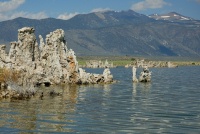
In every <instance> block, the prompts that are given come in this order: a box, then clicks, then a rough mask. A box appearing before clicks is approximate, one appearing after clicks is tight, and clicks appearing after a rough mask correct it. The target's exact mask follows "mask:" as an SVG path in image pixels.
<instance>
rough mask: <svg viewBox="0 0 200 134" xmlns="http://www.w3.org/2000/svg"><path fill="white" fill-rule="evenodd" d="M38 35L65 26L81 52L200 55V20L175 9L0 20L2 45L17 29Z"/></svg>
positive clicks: (71, 42)
mask: <svg viewBox="0 0 200 134" xmlns="http://www.w3.org/2000/svg"><path fill="white" fill-rule="evenodd" d="M24 26H29V27H34V28H35V30H36V32H35V33H36V36H37V37H38V35H39V34H41V35H42V36H43V38H45V36H46V34H48V33H49V32H52V31H54V30H55V29H58V28H61V29H63V30H64V31H65V34H66V41H67V45H68V47H69V48H72V49H73V50H74V51H75V52H76V54H77V55H135V56H179V57H200V21H199V20H194V19H192V18H190V17H186V16H183V15H180V14H178V13H175V12H171V13H169V14H164V15H150V16H146V15H143V14H139V13H137V12H134V11H132V10H128V11H121V12H115V11H107V12H96V13H89V14H79V15H77V16H75V17H73V18H71V19H70V20H60V19H54V18H48V19H42V20H33V19H26V18H16V19H13V20H8V21H3V22H0V27H1V28H0V44H2V43H7V42H11V41H17V30H18V29H20V28H22V27H24ZM38 42H39V40H38Z"/></svg>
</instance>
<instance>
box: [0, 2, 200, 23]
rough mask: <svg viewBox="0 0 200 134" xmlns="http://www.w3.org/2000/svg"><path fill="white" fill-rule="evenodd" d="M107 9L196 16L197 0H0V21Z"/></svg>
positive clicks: (199, 5) (199, 17)
mask: <svg viewBox="0 0 200 134" xmlns="http://www.w3.org/2000/svg"><path fill="white" fill-rule="evenodd" d="M108 10H113V11H127V10H133V11H135V12H138V13H141V14H145V15H151V14H165V13H169V12H177V13H179V14H182V15H184V16H188V17H191V18H194V19H197V20H200V0H0V21H5V20H10V19H14V18H17V17H25V18H31V19H44V18H50V17H51V18H58V19H64V20H67V19H70V18H72V17H74V16H75V15H77V14H87V13H91V12H98V11H108Z"/></svg>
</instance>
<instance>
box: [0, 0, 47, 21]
mask: <svg viewBox="0 0 200 134" xmlns="http://www.w3.org/2000/svg"><path fill="white" fill-rule="evenodd" d="M24 2H25V0H9V1H5V2H0V21H5V20H11V19H14V18H17V17H24V18H30V19H44V18H47V17H48V16H47V15H46V13H45V12H38V13H29V12H24V11H20V12H16V11H15V9H17V8H18V7H19V6H20V5H22V4H24Z"/></svg>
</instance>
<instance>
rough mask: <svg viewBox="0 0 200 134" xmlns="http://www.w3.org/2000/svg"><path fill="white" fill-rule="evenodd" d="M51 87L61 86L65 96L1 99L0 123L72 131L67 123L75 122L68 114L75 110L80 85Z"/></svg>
mask: <svg viewBox="0 0 200 134" xmlns="http://www.w3.org/2000/svg"><path fill="white" fill-rule="evenodd" d="M52 88H54V89H56V90H62V96H57V97H50V96H44V98H43V100H40V99H38V98H33V99H31V100H28V101H24V100H16V101H12V102H9V101H8V100H5V101H2V102H1V103H0V108H1V110H0V118H1V120H0V127H2V128H16V129H17V130H19V131H20V132H24V131H26V132H27V131H29V132H32V131H34V130H37V131H38V132H53V131H57V132H69V131H72V130H71V129H70V128H68V127H67V126H68V125H70V124H71V123H72V122H74V120H73V119H71V118H70V116H69V115H70V114H73V113H74V112H75V111H76V103H77V97H78V90H77V87H76V86H62V87H52ZM42 90H45V89H42ZM66 115H68V116H66Z"/></svg>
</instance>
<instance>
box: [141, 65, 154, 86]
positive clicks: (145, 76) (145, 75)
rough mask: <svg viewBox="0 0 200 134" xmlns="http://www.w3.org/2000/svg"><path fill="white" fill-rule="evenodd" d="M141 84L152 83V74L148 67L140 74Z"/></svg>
mask: <svg viewBox="0 0 200 134" xmlns="http://www.w3.org/2000/svg"><path fill="white" fill-rule="evenodd" d="M139 81H140V82H150V81H151V72H150V71H149V69H148V67H147V66H146V67H144V68H143V71H142V72H141V73H140V77H139Z"/></svg>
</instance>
